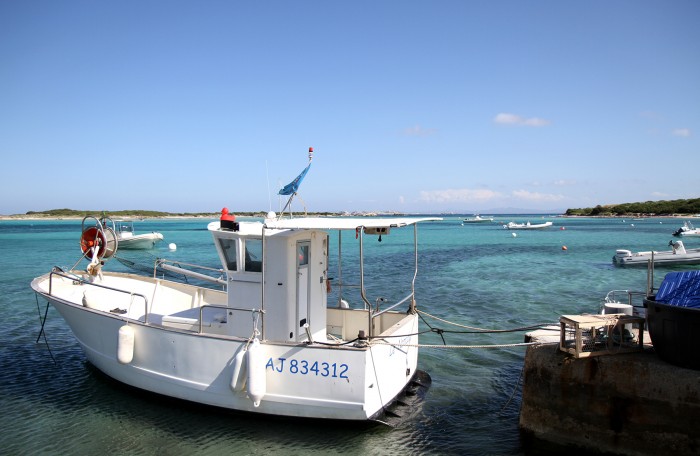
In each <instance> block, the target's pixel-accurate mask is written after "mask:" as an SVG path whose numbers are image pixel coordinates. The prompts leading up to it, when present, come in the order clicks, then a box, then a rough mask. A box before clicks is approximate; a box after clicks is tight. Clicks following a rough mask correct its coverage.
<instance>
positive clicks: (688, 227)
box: [673, 221, 700, 236]
mask: <svg viewBox="0 0 700 456" xmlns="http://www.w3.org/2000/svg"><path fill="white" fill-rule="evenodd" d="M673 235H674V236H700V229H698V228H695V227H694V226H693V224H692V223H690V222H688V221H686V222H685V223H683V226H682V227H680V228H678V229H677V230H676V231H674V232H673Z"/></svg>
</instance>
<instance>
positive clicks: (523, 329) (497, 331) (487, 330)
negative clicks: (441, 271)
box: [417, 309, 558, 333]
mask: <svg viewBox="0 0 700 456" xmlns="http://www.w3.org/2000/svg"><path fill="white" fill-rule="evenodd" d="M417 312H418V313H419V314H421V315H425V316H427V317H430V318H432V319H434V320H438V321H441V322H443V323H447V324H448V325H452V326H457V327H459V328H464V329H471V330H473V331H479V332H490V333H499V332H516V331H526V330H528V329H535V328H541V327H543V326H550V325H557V326H558V323H539V324H536V325H530V326H523V327H520V328H512V329H484V328H477V327H475V326H467V325H462V324H459V323H455V322H453V321H449V320H444V319H442V318H440V317H436V316H435V315H430V314H429V313H427V312H424V311H422V310H420V309H418V310H417ZM423 321H425V320H423Z"/></svg>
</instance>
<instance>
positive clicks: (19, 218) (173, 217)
mask: <svg viewBox="0 0 700 456" xmlns="http://www.w3.org/2000/svg"><path fill="white" fill-rule="evenodd" d="M309 215H310V216H318V215H319V214H318V213H310V214H309ZM377 215H385V214H380V213H377V212H363V213H360V212H355V213H352V214H347V213H329V212H324V213H323V216H325V217H357V216H361V217H368V216H377ZM391 215H438V216H441V217H462V216H463V215H467V214H454V213H452V214H397V213H392V214H391ZM528 215H543V216H544V217H549V218H572V219H573V218H594V219H595V218H598V219H630V220H632V219H634V220H640V219H641V220H644V219H660V218H666V219H687V218H690V219H696V218H700V214H685V215H684V214H670V215H643V216H640V215H565V214H560V215H553V216H547V215H545V214H493V216H494V217H504V216H509V217H511V218H513V217H518V216H523V217H526V216H528ZM219 216H220V214H219V213H212V214H206V215H202V214H200V215H157V216H149V217H144V216H140V215H124V216H121V217H118V218H119V219H121V220H130V221H143V220H153V219H156V220H185V219H210V218H211V219H218V218H219ZM236 216H237V217H264V216H265V214H262V213H260V214H247V213H246V214H245V215H236ZM83 218H84V217H83V216H65V217H56V216H42V215H20V214H17V215H0V221H13V220H17V221H24V220H29V221H41V220H45V221H59V220H82V219H83Z"/></svg>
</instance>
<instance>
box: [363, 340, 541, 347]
mask: <svg viewBox="0 0 700 456" xmlns="http://www.w3.org/2000/svg"><path fill="white" fill-rule="evenodd" d="M542 343H543V342H521V343H516V344H493V345H439V344H404V343H400V342H398V343H397V342H380V341H372V342H371V345H393V346H397V347H418V348H508V347H529V346H531V345H542Z"/></svg>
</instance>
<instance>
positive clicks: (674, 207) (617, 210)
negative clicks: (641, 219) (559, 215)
mask: <svg viewBox="0 0 700 456" xmlns="http://www.w3.org/2000/svg"><path fill="white" fill-rule="evenodd" d="M695 214H700V198H695V199H681V200H671V201H663V200H662V201H646V202H644V203H624V204H609V205H605V206H601V205H598V206H596V207H587V208H582V209H567V210H566V215H584V216H585V215H638V216H642V215H657V216H658V215H695Z"/></svg>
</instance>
